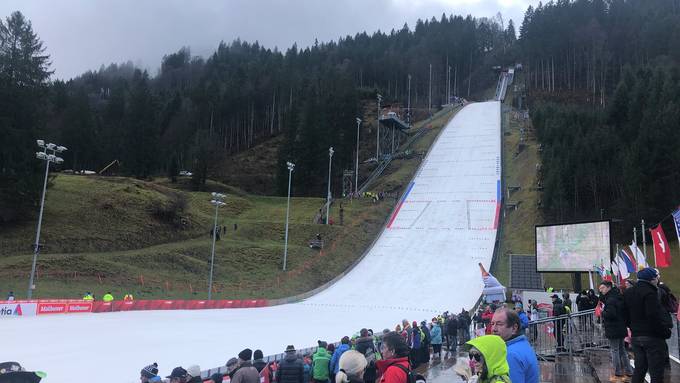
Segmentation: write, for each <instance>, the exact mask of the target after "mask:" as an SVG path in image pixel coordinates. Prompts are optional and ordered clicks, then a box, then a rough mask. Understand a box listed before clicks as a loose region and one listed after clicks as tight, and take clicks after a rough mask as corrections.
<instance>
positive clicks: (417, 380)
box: [388, 364, 427, 383]
mask: <svg viewBox="0 0 680 383" xmlns="http://www.w3.org/2000/svg"><path fill="white" fill-rule="evenodd" d="M392 366H394V367H399V369H400V370H402V371H404V372H405V373H406V383H427V380H426V379H425V377H424V376H422V375H421V374H419V373H417V372H415V371H413V370H411V369H407V368H406V367H404V366H402V365H401V364H390V365H389V366H388V368H389V367H392Z"/></svg>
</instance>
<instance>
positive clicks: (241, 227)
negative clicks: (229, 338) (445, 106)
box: [0, 110, 453, 298]
mask: <svg viewBox="0 0 680 383" xmlns="http://www.w3.org/2000/svg"><path fill="white" fill-rule="evenodd" d="M452 115H453V113H452V111H451V110H445V111H442V112H440V113H438V114H437V115H436V116H435V117H434V118H433V119H432V120H431V121H424V122H421V123H420V124H418V125H417V126H416V127H417V128H419V127H421V126H422V127H425V128H426V129H427V133H426V134H425V135H424V136H422V138H421V139H420V140H419V141H417V142H416V143H415V144H414V146H413V148H414V149H415V150H416V152H421V154H422V152H424V151H426V150H427V149H428V148H429V147H430V145H431V144H432V142H433V141H434V139H435V137H436V135H437V134H438V133H439V131H440V130H441V127H442V126H443V125H444V124H445V123H446V122H447V121H448V119H450V118H451V116H452ZM421 158H422V156H421V155H414V156H412V157H411V158H409V159H401V160H397V161H394V162H393V163H392V164H391V165H390V166H389V167H388V168H387V169H386V171H385V175H384V176H383V177H382V178H381V179H379V180H378V181H377V182H376V184H375V185H373V186H372V187H371V190H375V191H383V190H384V191H393V192H395V193H401V191H402V189H403V187H404V186H405V185H406V184H407V183H408V182H409V181H410V179H411V177H412V176H413V174H414V172H415V170H416V169H417V167H418V165H419V163H420V161H421ZM207 189H208V191H206V192H192V191H190V188H189V185H188V180H186V179H180V182H178V183H177V184H171V183H169V182H168V181H167V180H164V179H158V180H155V181H152V182H147V181H140V180H136V179H130V178H123V177H83V176H74V175H64V174H60V175H58V176H57V177H56V179H55V180H54V183H53V185H52V187H50V189H49V190H48V194H47V195H48V197H47V201H46V205H45V215H44V219H43V228H42V237H41V243H43V244H44V248H43V250H42V254H41V255H40V258H39V261H38V274H37V283H36V285H37V290H36V291H35V293H34V296H35V297H42V298H46V297H54V298H57V297H59V298H63V297H80V296H82V294H83V292H84V291H93V292H94V293H95V294H96V295H97V296H101V295H103V293H105V292H106V291H112V292H113V294H114V296H118V297H120V296H122V295H123V294H125V293H127V292H131V293H133V294H135V296H137V297H138V298H152V297H159V298H170V297H174V298H204V297H205V296H206V295H207V285H208V282H207V280H208V271H209V265H210V263H209V261H210V253H211V237H210V234H209V231H210V228H211V227H212V222H213V218H214V208H213V207H212V205H210V203H209V202H208V201H209V200H210V194H209V192H210V191H220V192H224V193H226V194H227V199H226V203H227V206H225V207H224V208H222V209H220V212H219V224H220V225H224V226H226V228H227V231H226V233H225V234H222V236H221V240H220V241H218V242H217V244H216V251H215V271H214V280H215V293H214V294H213V296H214V297H216V298H220V297H223V298H261V297H266V298H278V297H284V296H289V295H293V294H297V293H301V292H304V291H308V290H311V289H313V288H315V287H317V286H319V285H321V284H323V283H325V282H327V281H329V280H330V279H332V278H333V277H335V276H336V275H338V274H339V273H341V272H342V271H343V270H345V269H346V268H347V267H348V266H349V265H350V264H351V263H352V262H353V261H354V260H356V259H357V258H358V257H359V256H361V254H362V253H363V251H364V250H365V249H366V248H367V247H368V246H369V244H370V243H371V242H372V241H373V239H374V238H375V236H376V235H377V233H378V232H379V230H380V228H381V227H382V225H383V223H384V222H385V220H386V219H387V217H388V215H389V213H390V212H391V210H392V208H393V206H394V204H395V199H393V198H387V199H385V200H383V201H380V202H379V203H375V204H374V203H372V202H371V201H370V200H367V199H366V200H364V199H361V200H354V201H351V202H350V201H342V206H343V209H344V222H343V225H342V226H341V225H339V224H338V223H339V221H340V218H339V207H340V201H338V202H337V203H336V204H334V206H333V208H332V209H331V218H332V219H333V220H334V222H335V223H336V224H335V225H330V226H325V225H318V224H314V223H313V222H312V219H313V217H314V214H315V212H316V211H317V210H318V209H319V208H320V207H321V206H322V204H323V202H324V201H323V200H322V199H320V198H292V199H291V217H290V231H289V247H288V271H287V272H282V271H281V265H282V257H283V247H284V223H285V213H286V198H282V197H266V196H257V195H251V194H247V193H245V192H243V191H241V190H239V189H235V188H233V187H229V186H227V185H224V184H221V183H217V182H212V181H211V182H209V183H208V188H207ZM294 194H295V193H294ZM35 224H36V223H35V221H27V222H25V223H23V224H21V225H18V226H16V227H12V228H8V229H4V230H3V231H2V232H0V291H9V290H13V291H14V292H15V293H16V295H17V297H19V298H20V297H22V296H25V293H26V287H27V285H28V275H29V272H30V267H31V257H32V256H31V243H32V242H33V241H34V238H35ZM234 224H236V225H237V229H236V230H235V229H234ZM317 233H320V234H321V235H322V237H323V239H324V240H325V241H326V248H325V249H324V250H323V251H321V252H320V251H318V250H313V249H310V248H309V247H308V241H309V240H310V239H312V238H313V237H314V236H315V235H316V234H317Z"/></svg>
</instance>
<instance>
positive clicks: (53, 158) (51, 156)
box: [26, 140, 66, 299]
mask: <svg viewBox="0 0 680 383" xmlns="http://www.w3.org/2000/svg"><path fill="white" fill-rule="evenodd" d="M35 143H36V144H37V145H38V147H40V148H43V151H42V152H36V153H35V157H36V158H37V159H39V160H41V161H45V180H44V182H43V190H42V197H41V198H40V213H39V214H38V229H37V230H36V233H35V245H34V246H33V263H32V264H31V276H30V279H29V281H28V294H26V297H27V299H31V298H33V290H35V267H36V264H37V263H38V254H39V253H40V228H41V227H42V217H43V211H44V209H45V193H46V192H47V176H48V175H49V172H50V162H53V163H55V164H61V163H63V162H64V159H63V158H61V157H59V156H57V155H55V153H61V152H63V151H65V150H66V148H65V147H63V146H58V145H56V144H53V143H51V142H50V143H48V144H47V145H45V141H44V140H35ZM48 150H49V151H52V153H48V152H47V151H48Z"/></svg>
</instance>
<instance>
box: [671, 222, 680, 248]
mask: <svg viewBox="0 0 680 383" xmlns="http://www.w3.org/2000/svg"><path fill="white" fill-rule="evenodd" d="M671 215H672V216H673V226H675V235H677V236H678V250H680V230H678V224H680V222H678V221H676V220H675V215H673V213H671Z"/></svg>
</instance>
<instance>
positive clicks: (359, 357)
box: [334, 350, 368, 383]
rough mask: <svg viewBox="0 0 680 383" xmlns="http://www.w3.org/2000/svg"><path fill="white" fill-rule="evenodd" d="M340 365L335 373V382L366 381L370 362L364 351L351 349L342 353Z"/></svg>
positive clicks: (358, 382) (352, 382) (357, 382)
mask: <svg viewBox="0 0 680 383" xmlns="http://www.w3.org/2000/svg"><path fill="white" fill-rule="evenodd" d="M338 365H339V366H340V368H339V369H338V373H337V374H336V375H335V382H334V383H364V375H365V373H366V372H365V371H366V366H368V362H366V358H365V357H364V355H363V354H362V353H360V352H358V351H355V350H349V351H347V352H345V353H343V354H342V356H341V357H340V360H339V361H338Z"/></svg>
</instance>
